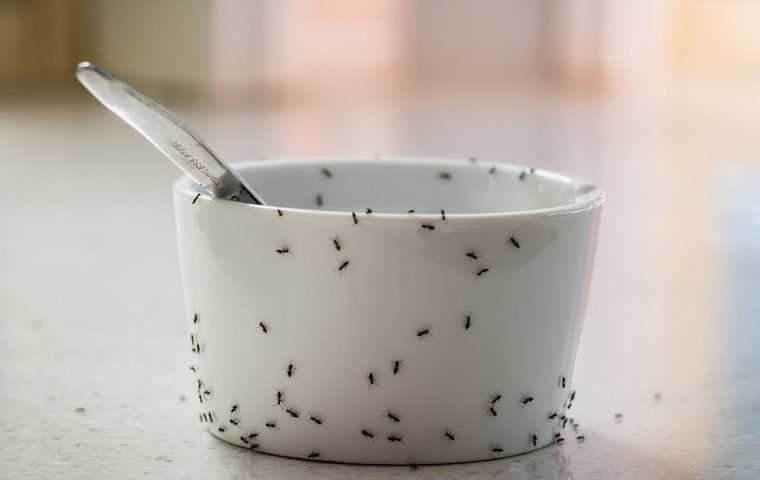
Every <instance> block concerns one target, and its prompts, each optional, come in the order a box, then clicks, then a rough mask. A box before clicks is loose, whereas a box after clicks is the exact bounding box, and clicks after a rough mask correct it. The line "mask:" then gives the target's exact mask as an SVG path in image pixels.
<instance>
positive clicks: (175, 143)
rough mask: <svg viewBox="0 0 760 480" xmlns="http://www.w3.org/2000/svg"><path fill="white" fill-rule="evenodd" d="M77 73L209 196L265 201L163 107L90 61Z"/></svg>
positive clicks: (90, 89)
mask: <svg viewBox="0 0 760 480" xmlns="http://www.w3.org/2000/svg"><path fill="white" fill-rule="evenodd" d="M76 77H77V79H78V80H79V81H80V82H81V83H82V85H84V87H85V88H86V89H87V90H89V92H90V93H91V94H92V95H93V96H94V97H95V98H97V99H98V100H99V101H100V103H102V104H103V105H105V107H106V108H108V109H109V110H111V111H112V112H113V113H114V114H116V115H117V116H118V117H120V118H121V119H122V120H124V121H125V122H127V123H128V124H129V125H130V126H131V127H132V128H134V129H135V130H137V131H138V132H140V134H141V135H142V136H143V137H145V138H146V139H148V141H149V142H150V143H152V144H153V145H154V146H155V147H156V148H158V149H159V150H160V151H161V152H162V153H163V154H164V155H166V156H167V157H169V159H170V160H171V161H172V162H174V164H175V165H177V167H179V168H180V169H181V170H182V171H183V172H185V173H187V174H188V175H189V176H190V177H192V178H193V180H195V181H196V182H198V184H200V186H201V187H203V189H204V190H206V192H208V193H209V194H210V195H211V196H214V197H220V198H226V199H230V200H240V201H243V202H247V203H255V204H258V205H264V201H263V200H262V199H261V197H260V196H259V195H258V194H257V193H256V192H255V191H254V190H253V189H252V188H251V187H250V186H249V185H248V183H247V182H246V181H245V180H244V179H243V178H242V177H241V176H240V175H238V174H237V173H236V172H235V171H234V170H232V169H231V168H229V167H228V166H227V164H225V163H224V161H223V160H222V159H221V158H219V156H218V155H217V154H216V153H214V151H213V150H211V147H209V146H208V145H206V143H205V142H204V141H203V140H201V139H200V137H198V135H196V134H195V133H193V131H192V130H190V128H188V127H187V126H186V125H184V124H183V123H182V122H180V121H179V120H178V119H177V117H175V116H174V115H173V114H172V113H171V112H169V111H168V110H166V109H165V108H164V107H162V106H161V105H159V104H158V103H156V102H155V101H153V100H151V99H150V98H148V97H146V96H144V95H142V94H140V93H139V92H137V91H136V90H135V89H133V88H132V87H130V86H129V85H127V84H126V83H124V82H122V81H120V80H118V79H117V78H116V77H114V76H113V75H111V73H110V72H108V71H106V70H104V69H102V68H100V67H98V66H96V65H93V64H92V63H90V62H82V63H80V64H79V65H77V70H76Z"/></svg>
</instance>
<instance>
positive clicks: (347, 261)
mask: <svg viewBox="0 0 760 480" xmlns="http://www.w3.org/2000/svg"><path fill="white" fill-rule="evenodd" d="M349 263H350V260H344V261H343V263H341V264H340V266H339V267H338V271H339V272H342V271H343V270H344V269H345V268H346V267H347V266H348V264H349Z"/></svg>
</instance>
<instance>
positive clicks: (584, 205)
mask: <svg viewBox="0 0 760 480" xmlns="http://www.w3.org/2000/svg"><path fill="white" fill-rule="evenodd" d="M473 159H475V160H473ZM317 162H322V164H328V165H329V164H336V163H383V164H385V165H394V164H406V165H409V164H418V165H440V166H443V167H445V166H450V167H462V166H463V165H470V166H473V165H477V164H480V165H481V166H482V167H483V168H488V169H490V168H491V167H495V168H496V169H497V170H496V171H497V172H499V171H502V172H509V173H512V174H515V173H519V172H523V171H528V170H530V169H531V168H532V167H528V166H524V165H518V164H514V163H506V162H484V161H482V160H478V159H477V158H476V157H464V158H463V157H438V156H427V155H426V156H409V155H387V154H373V155H319V156H295V157H290V156H288V157H262V158H260V159H258V160H249V161H245V162H234V163H231V164H230V166H231V167H232V168H234V169H236V170H237V171H239V172H242V171H244V170H247V169H249V168H262V167H263V168H266V167H269V166H271V167H274V168H276V167H278V166H300V165H308V166H310V167H313V166H314V165H315V164H316V163H317ZM534 174H537V175H541V176H543V177H546V178H550V179H552V180H554V181H560V182H565V183H571V184H573V185H575V191H576V196H575V201H573V202H571V203H568V204H565V205H558V206H554V207H547V208H537V209H530V210H512V211H508V212H481V213H478V212H474V213H473V212H469V213H449V212H446V219H447V220H449V219H451V220H453V221H456V220H460V221H461V220H473V219H497V218H533V217H548V216H555V215H568V214H576V213H582V212H586V211H588V210H593V209H596V208H599V207H601V206H602V204H603V203H604V201H605V194H604V191H602V190H601V189H599V188H598V187H597V186H596V185H594V184H593V183H591V182H590V181H588V180H586V179H584V178H581V177H577V176H574V175H568V174H564V173H560V172H556V171H553V170H545V169H541V168H534ZM173 190H174V192H175V193H176V194H182V195H184V196H186V197H188V198H191V199H196V196H197V199H198V200H200V199H202V200H203V202H204V203H207V202H208V203H213V204H216V205H217V206H218V207H222V206H223V207H226V208H246V209H255V210H260V211H261V210H266V211H272V212H274V211H276V210H280V211H282V212H283V213H289V214H297V215H307V216H314V217H338V216H339V217H341V218H342V217H345V216H346V215H347V214H351V213H352V212H347V211H342V210H329V209H316V208H296V207H281V206H277V205H269V204H267V205H255V204H250V203H243V202H236V201H232V200H227V199H224V198H216V197H212V196H210V195H209V194H208V193H206V192H205V191H203V190H202V189H201V188H199V186H198V184H197V183H195V182H194V181H193V180H192V179H191V178H190V177H189V176H188V175H181V176H180V177H178V178H177V179H176V180H175V181H174V183H173ZM265 200H266V199H265ZM356 213H357V214H358V213H361V215H362V216H364V215H365V213H364V212H363V211H361V212H360V211H356ZM371 216H372V217H373V218H376V219H394V220H397V219H402V218H403V219H418V220H428V219H437V218H440V213H434V212H431V213H413V214H409V213H407V212H373V213H372V214H371Z"/></svg>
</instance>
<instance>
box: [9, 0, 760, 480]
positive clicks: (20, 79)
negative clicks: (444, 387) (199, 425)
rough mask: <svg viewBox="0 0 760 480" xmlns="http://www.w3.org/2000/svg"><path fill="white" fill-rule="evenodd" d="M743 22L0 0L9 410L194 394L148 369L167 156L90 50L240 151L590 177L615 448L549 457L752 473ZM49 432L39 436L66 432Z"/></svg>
mask: <svg viewBox="0 0 760 480" xmlns="http://www.w3.org/2000/svg"><path fill="white" fill-rule="evenodd" d="M758 26H760V1H753V0H640V1H629V2H624V1H617V0H533V1H523V0H478V1H464V0H462V1H459V0H414V1H408V0H363V1H361V2H357V1H349V0H321V1H320V0H312V1H307V0H301V1H299V0H259V1H232V0H229V1H224V2H210V1H204V0H130V1H128V2H125V1H117V0H48V1H42V0H0V45H2V47H0V166H1V167H2V176H0V178H4V179H5V181H4V182H3V184H4V188H3V189H0V219H1V220H0V426H5V430H4V431H5V432H6V433H7V432H10V433H8V434H9V435H11V436H12V438H14V439H16V440H18V439H24V438H27V437H28V435H30V434H29V433H28V432H29V428H28V423H31V422H24V421H23V420H24V416H23V414H22V415H21V416H20V417H19V416H18V415H17V413H18V411H22V412H28V415H38V416H39V415H43V416H44V415H45V413H44V412H48V411H49V410H50V405H51V404H50V403H49V402H55V404H56V405H65V409H66V412H69V413H70V412H71V411H72V410H71V409H72V408H73V407H74V405H75V404H77V403H76V402H82V401H83V400H80V399H81V398H82V396H81V392H83V391H84V392H87V393H85V395H86V396H87V398H88V399H89V401H91V403H92V404H93V408H97V407H96V405H101V406H102V411H103V415H110V414H109V413H107V412H111V411H112V410H113V408H112V406H113V405H114V404H118V403H122V409H125V408H126V409H128V410H127V411H128V412H129V413H128V414H124V415H123V416H118V417H115V418H111V419H110V420H111V422H110V423H109V424H108V425H106V426H104V425H103V424H98V425H97V428H98V429H100V431H101V434H100V435H101V436H100V438H101V439H103V438H106V439H109V438H110V439H112V440H111V441H113V442H114V445H116V443H118V440H117V439H118V438H120V437H119V435H125V433H124V432H132V433H133V434H134V435H138V434H139V432H138V431H137V430H134V428H138V427H134V428H133V427H132V423H133V421H135V419H139V422H143V423H142V425H143V427H144V426H145V425H150V426H156V425H160V426H162V428H166V429H170V430H171V429H175V430H176V429H177V428H178V425H184V423H183V422H187V423H189V421H188V418H194V417H193V415H192V414H193V413H194V412H193V411H192V407H190V406H188V405H185V406H184V407H183V408H184V409H175V408H173V407H174V406H175V405H174V403H176V402H174V398H175V397H176V396H173V397H172V398H171V399H169V400H167V399H166V398H164V396H162V393H165V392H166V391H167V390H169V391H171V392H172V395H174V393H177V394H179V393H181V392H185V391H187V392H189V391H190V389H191V379H190V377H189V376H188V377H187V378H185V377H184V376H183V375H184V373H176V372H179V371H184V370H185V369H186V366H185V363H186V362H185V360H183V359H182V358H179V359H177V358H175V357H174V354H175V353H176V352H185V350H186V349H185V346H184V343H185V342H184V339H185V336H184V332H185V331H186V330H185V324H186V318H185V313H184V312H183V311H182V292H181V288H180V285H179V274H178V266H177V261H176V253H175V244H174V242H175V239H174V231H173V229H174V227H173V214H172V207H171V197H170V192H169V188H170V183H171V181H172V180H173V179H174V178H175V177H176V176H177V173H178V172H177V171H176V170H175V168H174V167H173V166H172V165H171V164H170V163H169V162H168V161H166V160H165V159H164V158H162V157H161V156H160V154H159V153H158V152H157V151H155V150H154V149H153V148H152V147H151V146H150V145H148V144H147V142H145V141H144V140H143V139H142V138H141V137H139V136H138V135H137V134H136V133H135V132H133V131H131V130H130V129H129V128H128V127H126V126H125V125H123V124H122V123H121V122H120V121H119V120H118V119H116V118H115V117H114V116H113V115H111V114H110V113H108V112H107V111H106V110H104V109H103V108H102V107H100V105H99V104H97V103H96V102H95V100H94V99H92V98H91V97H89V95H88V94H87V93H86V92H85V91H84V89H83V88H81V87H80V86H79V85H78V84H76V83H75V80H74V77H73V69H74V65H75V64H76V63H77V62H78V61H81V60H91V61H93V62H95V63H98V64H100V65H102V66H103V67H106V68H108V69H110V70H112V71H114V72H115V73H116V74H117V75H119V76H121V77H123V78H124V79H126V80H127V81H128V82H130V83H132V84H133V85H134V86H135V87H137V88H138V89H139V90H141V91H144V92H146V93H147V94H149V95H150V96H152V97H154V98H156V99H157V100H158V101H159V102H161V103H164V104H166V105H167V106H169V107H170V108H172V109H176V111H177V112H178V113H179V115H180V117H182V118H183V119H185V120H187V123H189V124H190V125H192V126H193V127H194V128H195V130H197V131H198V132H199V133H200V134H201V135H202V136H203V137H204V138H205V139H207V140H208V142H209V143H210V144H211V145H213V146H214V148H215V149H216V150H217V151H218V152H219V153H220V154H221V155H222V157H223V158H225V159H227V160H229V161H233V162H234V161H245V160H250V159H257V158H261V157H266V156H285V155H312V154H328V155H329V154H335V153H375V152H381V153H390V154H396V153H398V154H413V155H448V156H477V157H478V158H480V159H483V160H484V161H489V162H497V161H505V162H512V163H517V164H523V165H530V166H534V167H537V168H549V169H556V170H560V171H565V172H569V173H573V174H576V175H580V176H584V177H587V178H590V179H591V180H593V181H594V182H595V183H597V184H598V185H600V186H601V187H602V189H604V190H606V192H607V203H606V206H605V212H604V214H603V219H602V228H601V232H600V239H599V248H598V253H597V261H596V269H595V273H594V281H593V288H592V294H591V298H590V301H589V306H588V315H587V319H586V323H585V330H584V335H583V339H582V341H581V348H580V353H579V358H578V362H577V369H576V385H577V386H578V389H579V392H581V393H580V394H579V396H580V399H581V403H580V404H579V407H578V411H577V412H576V414H577V415H578V417H579V418H584V419H585V420H582V421H584V423H585V424H586V425H587V426H589V427H590V428H591V429H592V430H593V431H595V432H596V435H597V436H598V437H601V438H603V439H604V445H608V446H609V448H606V449H604V448H601V447H600V444H596V447H591V448H590V449H589V450H586V452H587V453H583V452H582V451H581V450H579V451H578V452H576V454H575V455H574V456H572V455H571V457H572V458H571V459H570V460H568V459H567V458H565V457H562V459H561V461H560V460H557V459H556V458H554V457H549V458H550V459H551V461H549V464H550V465H552V467H550V468H554V467H556V468H559V467H557V465H560V466H561V467H562V468H570V467H567V465H566V464H567V463H568V462H569V463H570V464H572V468H570V470H567V469H566V470H562V471H561V472H560V473H562V475H557V478H559V477H562V478H566V476H565V474H567V472H568V471H569V472H570V475H569V477H572V476H573V475H572V472H573V471H575V472H576V473H579V472H580V473H583V472H596V473H597V474H598V475H596V477H597V478H601V477H604V478H610V477H611V476H613V473H614V472H616V471H617V470H615V468H616V467H609V468H607V469H605V467H604V465H607V464H605V462H608V461H613V460H610V459H614V462H618V464H623V465H628V466H629V467H630V468H632V469H637V470H636V472H637V474H636V475H632V477H631V478H659V476H658V475H659V474H662V473H663V472H664V476H662V478H693V476H694V475H695V474H704V475H706V476H707V477H708V478H721V477H723V476H730V478H757V477H758V476H760V463H759V462H760V460H758V459H757V458H755V456H754V454H753V453H752V452H757V451H760V415H758V413H757V412H758V409H757V408H756V406H757V405H758V404H760V403H759V402H760V353H759V352H758V351H757V348H756V346H757V345H758V344H760V327H758V322H757V318H758V315H759V314H760V301H758V299H757V295H756V294H755V292H756V290H757V285H758V284H760V283H759V281H758V280H759V279H760V241H758V238H760V237H759V234H760V188H758V185H760V158H759V156H758V153H757V152H758V151H760V135H758V133H757V129H758V125H760V95H758V89H759V88H760V28H758ZM146 328H147V329H148V330H149V331H153V332H155V334H154V335H152V336H150V337H147V338H146V337H145V336H144V335H143V332H144V331H145V329H146ZM116 332H118V335H116V334H115V333H116ZM83 345H86V347H83ZM134 345H138V348H137V350H135V349H134V348H132V347H130V346H134ZM30 352H32V353H33V354H32V353H30ZM155 365H166V366H167V367H166V368H167V369H169V370H171V373H167V372H166V371H163V370H160V371H157V370H156V368H155ZM10 366H13V368H11V367H10ZM175 370H176V372H175ZM114 371H120V372H122V374H121V375H120V377H119V378H118V379H114V376H113V372H114ZM80 377H81V378H80ZM93 379H95V382H94V385H95V386H93V382H92V380H93ZM11 385H14V386H19V385H21V386H25V387H26V388H22V389H20V390H19V389H16V390H13V389H11V388H10V386H11ZM146 385H147V386H148V387H150V386H153V387H157V388H156V389H154V390H151V389H150V388H146ZM4 386H5V387H6V388H3V387H4ZM93 389H94V391H93V392H90V390H93ZM138 390H139V391H140V395H141V396H142V397H143V400H144V401H145V403H146V404H150V405H151V406H152V408H150V409H149V408H147V407H146V406H145V405H142V406H141V405H140V404H137V403H135V404H134V405H132V404H131V403H129V402H130V400H129V399H131V398H132V397H134V394H135V392H136V391H138ZM655 393H659V394H660V395H661V396H660V397H656V398H661V399H662V401H661V402H659V401H658V402H659V403H658V404H657V405H659V406H657V407H655V406H654V405H655V404H654V401H653V400H652V399H653V398H655V396H654V395H655ZM51 396H52V397H53V400H51V399H50V397H51ZM31 397H33V398H31ZM125 402H126V405H127V406H124V404H125ZM85 403H86V402H85ZM170 406H171V407H172V408H170ZM69 407H71V408H69ZM62 408H63V407H62ZM88 408H90V407H88ZM656 409H659V410H656ZM123 411H124V410H122V412H123ZM618 411H622V412H625V415H626V416H625V418H626V421H625V422H623V424H622V425H615V424H613V422H612V418H613V417H612V415H613V413H614V412H618ZM10 412H14V413H13V414H11V413H10ZM658 412H659V413H658ZM94 415H95V414H94ZM56 418H57V420H55V421H53V420H51V425H53V424H55V423H56V422H66V421H69V420H66V418H67V417H66V416H65V415H63V416H58V417H56ZM61 418H63V420H61ZM71 422H72V423H71V425H72V426H71V427H70V428H71V431H72V432H73V433H77V432H80V433H81V432H85V431H84V430H83V428H84V427H82V425H81V422H75V421H74V420H71ZM139 422H138V423H139ZM35 424H37V423H36V422H35ZM93 425H94V423H93ZM109 425H110V426H109ZM37 428H42V427H37ZM46 428H47V427H46ZM50 428H52V427H50ZM92 428H95V427H92ZM117 429H118V432H119V433H116V431H117ZM133 430H134V431H133ZM24 432H27V433H24ZM85 433H86V432H85ZM111 433H113V436H109V435H110V434H111ZM54 437H55V435H54V434H53V437H52V438H51V437H50V436H49V435H47V436H46V435H44V434H43V435H41V437H40V438H42V440H40V438H38V437H35V438H34V439H33V440H29V441H30V442H32V441H34V442H36V443H35V445H39V446H40V447H39V448H45V449H46V451H55V452H57V453H55V455H54V456H53V457H51V458H52V459H54V460H55V461H65V459H66V458H69V459H71V458H74V459H75V458H77V457H76V455H77V454H76V453H75V450H74V449H73V447H72V446H61V443H60V442H58V441H57V440H55V439H54ZM85 437H86V435H84V434H83V435H80V438H85ZM178 438H184V437H183V434H182V433H180V434H178ZM204 438H205V437H204ZM591 438H593V437H591ZM59 440H60V439H59ZM81 441H83V442H86V441H87V440H81ZM106 441H107V440H106ZM198 441H201V440H198ZM40 442H42V443H40ZM172 442H174V443H177V445H174V443H172ZM178 442H179V441H178V440H177V441H173V440H169V443H167V444H166V445H167V447H166V448H172V446H176V450H177V451H179V449H180V445H179V443H178ZM77 445H78V444H77ZM589 445H593V444H591V443H587V444H586V447H588V446H589ZM613 447H614V448H613ZM2 448H3V447H2V445H0V458H3V459H4V461H3V464H4V465H8V464H9V463H8V462H12V461H13V460H14V459H16V460H18V459H23V458H26V457H24V455H25V454H23V453H22V449H21V447H20V446H19V447H16V446H15V444H14V443H13V442H8V443H7V444H6V447H5V448H6V450H5V451H4V452H3V450H2ZM134 448H138V449H139V448H144V449H145V452H144V453H145V455H147V456H150V455H151V452H152V450H151V448H152V447H151V443H150V442H147V443H146V446H144V447H142V446H135V447H134ZM182 448H184V447H182ZM568 448H569V447H568ZM51 449H52V450H51ZM615 449H617V450H615ZM620 451H623V452H625V454H624V455H623V456H622V457H621V456H620V454H619V452H620ZM588 452H596V453H588ZM175 453H176V454H177V455H180V454H179V453H177V452H175ZM539 454H540V453H539ZM584 455H585V456H584ZM241 458H242V457H241ZM599 459H601V460H599ZM597 460H599V461H597ZM31 461H32V462H38V463H39V462H43V463H44V462H48V459H47V458H46V457H45V458H43V457H42V456H40V457H39V458H36V457H35V459H33V460H31ZM49 461H50V462H52V461H53V460H49ZM241 461H243V460H241ZM552 462H554V463H552ZM600 465H602V466H600ZM740 467H744V470H741V471H738V470H736V469H738V468H740ZM166 468H180V467H179V466H175V467H168V466H167V467H166ZM230 468H232V467H230ZM573 469H575V470H573ZM599 469H601V473H600V470H599ZM737 472H738V473H737ZM656 474H657V475H656ZM753 474H754V476H753ZM745 475H746V476H745ZM569 477H568V478H569Z"/></svg>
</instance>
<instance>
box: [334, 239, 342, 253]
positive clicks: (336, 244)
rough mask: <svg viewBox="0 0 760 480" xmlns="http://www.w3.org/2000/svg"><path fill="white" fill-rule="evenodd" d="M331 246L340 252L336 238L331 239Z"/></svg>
mask: <svg viewBox="0 0 760 480" xmlns="http://www.w3.org/2000/svg"><path fill="white" fill-rule="evenodd" d="M333 245H335V250H337V251H339V252H340V242H339V241H338V237H335V238H333Z"/></svg>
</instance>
